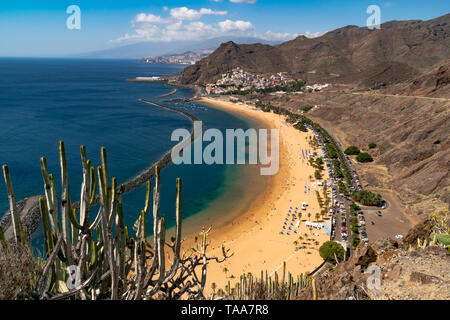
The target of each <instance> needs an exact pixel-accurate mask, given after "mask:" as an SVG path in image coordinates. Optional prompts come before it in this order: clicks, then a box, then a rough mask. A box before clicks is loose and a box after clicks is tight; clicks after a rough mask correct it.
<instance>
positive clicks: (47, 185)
mask: <svg viewBox="0 0 450 320" xmlns="http://www.w3.org/2000/svg"><path fill="white" fill-rule="evenodd" d="M41 172H42V178H43V179H44V192H45V199H46V201H47V209H48V210H49V211H50V215H49V220H50V225H51V227H52V230H53V231H54V232H57V231H59V230H58V228H57V227H58V222H57V220H58V205H57V203H56V200H55V197H54V194H53V192H54V181H53V179H51V178H53V176H51V175H49V174H48V168H47V160H46V159H45V157H41ZM55 211H56V212H55Z"/></svg>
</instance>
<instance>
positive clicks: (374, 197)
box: [352, 190, 383, 207]
mask: <svg viewBox="0 0 450 320" xmlns="http://www.w3.org/2000/svg"><path fill="white" fill-rule="evenodd" d="M352 198H353V199H354V200H355V201H357V202H360V203H362V204H363V205H365V206H378V207H379V206H381V203H382V201H383V198H382V197H381V195H380V194H375V193H373V192H371V191H368V190H357V191H353V193H352Z"/></svg>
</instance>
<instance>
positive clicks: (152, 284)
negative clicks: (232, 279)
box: [0, 141, 252, 300]
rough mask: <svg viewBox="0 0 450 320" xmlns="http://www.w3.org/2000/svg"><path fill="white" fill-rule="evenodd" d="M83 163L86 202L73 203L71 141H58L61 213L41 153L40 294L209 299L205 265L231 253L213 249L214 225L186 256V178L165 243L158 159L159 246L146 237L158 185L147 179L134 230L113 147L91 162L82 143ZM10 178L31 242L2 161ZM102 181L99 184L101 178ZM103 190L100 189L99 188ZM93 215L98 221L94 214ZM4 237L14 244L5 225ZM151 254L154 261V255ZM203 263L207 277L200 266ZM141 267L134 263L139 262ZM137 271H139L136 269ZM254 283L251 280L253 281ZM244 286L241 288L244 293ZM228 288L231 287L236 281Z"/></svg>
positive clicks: (20, 233) (20, 235) (20, 234)
mask: <svg viewBox="0 0 450 320" xmlns="http://www.w3.org/2000/svg"><path fill="white" fill-rule="evenodd" d="M80 153H81V162H82V167H83V182H82V186H81V193H80V202H79V209H78V208H77V205H76V204H72V203H71V200H70V193H69V179H68V171H67V162H66V154H65V147H64V143H63V142H62V141H60V142H59V162H60V168H61V186H62V194H61V206H60V207H61V212H60V214H59V212H58V207H59V205H58V203H57V201H58V200H57V199H58V198H57V195H56V187H55V182H54V178H53V175H52V174H49V173H48V169H47V162H46V159H45V158H41V172H42V177H43V180H44V191H45V197H41V198H40V199H39V209H40V212H41V219H42V229H43V235H44V240H45V242H44V243H45V250H46V258H47V260H46V262H45V265H44V268H43V272H42V274H41V275H40V276H39V278H38V280H37V283H36V287H35V290H36V296H38V297H39V298H41V299H66V298H70V297H77V298H81V299H104V298H110V299H136V300H137V299H142V298H143V297H146V298H151V297H152V296H153V295H155V294H157V293H159V294H163V295H166V296H167V297H168V298H172V299H178V298H181V296H183V295H185V296H186V298H188V299H189V298H194V299H202V298H205V296H204V293H203V292H204V286H205V283H206V266H207V264H208V261H209V260H214V261H217V262H218V263H221V262H223V261H225V260H226V259H228V258H229V257H230V256H231V255H229V254H228V250H225V248H224V247H222V251H223V258H221V259H220V258H218V257H208V256H207V255H206V251H207V247H208V243H207V241H206V238H207V236H208V233H209V231H210V229H208V230H203V231H202V233H201V239H200V242H198V243H197V248H196V249H192V250H191V251H192V253H191V255H189V256H187V257H186V256H185V255H183V257H182V256H181V231H182V206H181V203H182V201H181V187H182V185H181V179H180V178H177V180H176V192H177V193H176V205H175V217H176V228H175V229H176V235H175V238H174V240H173V241H172V243H171V244H169V243H167V242H166V222H165V219H164V218H162V217H160V215H159V204H160V169H159V167H158V166H155V186H154V192H153V208H152V211H153V212H152V214H153V227H154V229H153V233H154V242H153V247H152V246H151V245H150V243H149V242H148V240H147V236H148V234H147V220H148V219H147V218H148V216H147V215H148V213H149V212H150V203H151V184H150V181H148V182H147V192H146V198H145V203H144V209H143V210H141V213H140V215H139V218H138V219H137V221H136V234H135V237H134V238H133V237H131V236H130V233H129V228H128V227H127V226H126V225H125V223H124V213H123V205H122V194H123V193H124V190H125V188H124V186H123V185H122V186H120V187H118V186H117V181H116V179H115V178H112V179H111V180H109V173H108V164H107V155H106V149H105V148H101V166H99V167H98V168H97V177H96V174H95V168H94V167H92V166H91V161H90V160H88V159H87V157H86V148H85V147H84V146H81V147H80ZM3 174H4V177H5V182H6V185H7V191H8V196H9V202H10V210H11V215H12V221H13V226H14V236H15V237H14V238H15V242H16V244H19V243H27V239H26V233H25V232H24V230H25V229H24V228H23V227H22V225H21V222H20V219H19V216H18V212H17V208H16V202H15V196H14V191H13V188H12V181H11V177H10V174H9V170H8V167H7V166H6V165H4V166H3ZM96 178H97V179H98V188H97V179H96ZM97 189H98V193H99V194H98V195H97ZM97 201H99V204H100V208H99V211H98V213H97V215H96V216H95V218H93V219H91V214H90V213H91V206H92V205H93V204H94V203H96V202H97ZM91 220H93V221H91ZM0 243H1V244H2V247H3V248H6V247H7V244H6V241H5V239H4V235H3V231H2V230H1V229H0ZM166 246H168V247H170V248H171V249H172V251H173V257H174V259H173V261H172V263H171V265H170V267H169V268H168V270H166V257H165V255H166V249H165V248H166ZM149 259H151V260H152V262H151V265H150V268H149V269H148V268H147V266H148V265H149V263H148V260H149ZM69 266H76V267H78V270H79V278H80V279H79V280H80V282H81V285H80V286H78V287H76V288H68V286H67V285H66V281H67V280H68V279H69V274H68V271H67V267H69ZM198 266H202V276H201V277H197V275H195V270H196V268H197V267H198ZM133 268H134V269H133ZM131 272H133V275H134V276H131ZM250 283H252V282H251V281H250ZM245 287H246V286H245V285H244V287H242V288H239V290H236V292H239V293H240V294H241V295H242V296H243V295H244V294H245V292H244V291H243V290H244V289H245ZM227 292H230V286H229V289H228V291H227Z"/></svg>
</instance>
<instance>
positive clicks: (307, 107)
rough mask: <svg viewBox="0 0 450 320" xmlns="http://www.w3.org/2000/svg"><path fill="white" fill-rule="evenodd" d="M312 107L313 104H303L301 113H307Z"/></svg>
mask: <svg viewBox="0 0 450 320" xmlns="http://www.w3.org/2000/svg"><path fill="white" fill-rule="evenodd" d="M312 108H314V107H313V106H304V107H303V108H302V111H303V113H307V112H308V111H309V110H311V109H312Z"/></svg>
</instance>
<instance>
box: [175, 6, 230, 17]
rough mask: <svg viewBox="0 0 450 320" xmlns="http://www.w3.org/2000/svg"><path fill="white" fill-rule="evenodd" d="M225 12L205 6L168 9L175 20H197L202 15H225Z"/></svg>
mask: <svg viewBox="0 0 450 320" xmlns="http://www.w3.org/2000/svg"><path fill="white" fill-rule="evenodd" d="M227 13H228V12H227V11H214V10H212V9H206V8H202V9H200V10H194V9H189V8H187V7H179V8H173V9H171V10H170V15H171V16H172V17H173V18H175V19H177V20H199V19H200V18H201V17H202V15H226V14H227Z"/></svg>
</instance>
